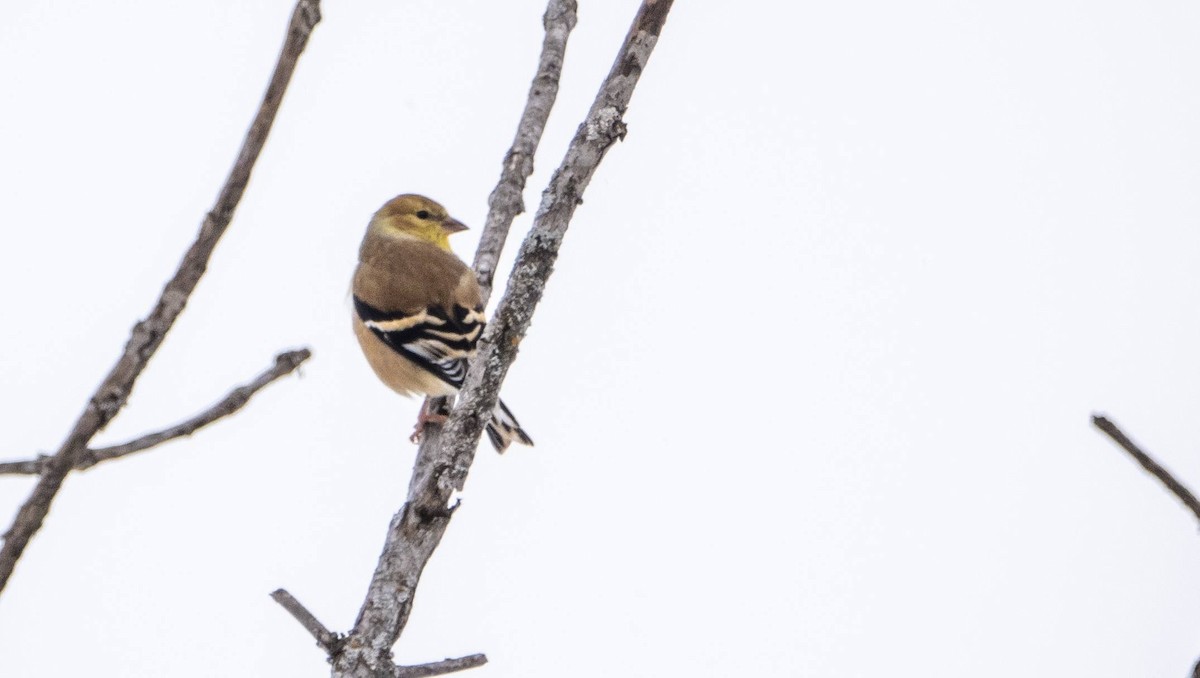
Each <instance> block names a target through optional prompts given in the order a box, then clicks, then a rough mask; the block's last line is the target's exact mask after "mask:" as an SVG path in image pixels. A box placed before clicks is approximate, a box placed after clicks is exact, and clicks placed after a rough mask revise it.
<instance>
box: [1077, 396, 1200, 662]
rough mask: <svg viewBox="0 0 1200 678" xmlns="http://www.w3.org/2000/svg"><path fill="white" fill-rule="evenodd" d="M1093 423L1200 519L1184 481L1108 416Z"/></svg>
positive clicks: (1197, 503) (1198, 505)
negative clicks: (1178, 478)
mask: <svg viewBox="0 0 1200 678" xmlns="http://www.w3.org/2000/svg"><path fill="white" fill-rule="evenodd" d="M1092 424H1094V425H1095V426H1096V428H1098V429H1100V430H1101V431H1104V433H1105V434H1107V435H1108V437H1109V438H1112V439H1113V442H1115V443H1116V444H1118V445H1120V446H1121V449H1123V450H1125V451H1126V452H1128V453H1129V456H1131V457H1133V458H1134V459H1135V460H1137V463H1139V464H1141V465H1142V468H1144V469H1146V470H1147V471H1149V472H1150V475H1152V476H1154V477H1155V478H1158V480H1159V482H1161V483H1162V484H1163V485H1165V486H1166V488H1167V489H1168V490H1170V491H1171V494H1174V495H1175V496H1176V497H1178V498H1179V501H1181V502H1183V505H1184V506H1186V507H1188V508H1189V509H1191V511H1192V513H1193V514H1195V516H1196V519H1197V520H1200V501H1197V500H1196V495H1194V494H1192V491H1191V490H1189V489H1188V488H1187V487H1185V486H1184V484H1183V483H1181V482H1179V481H1178V480H1176V479H1175V476H1173V475H1171V472H1170V471H1168V470H1167V469H1165V468H1163V467H1162V465H1161V464H1159V463H1158V462H1157V461H1154V459H1152V458H1151V457H1150V455H1148V454H1146V453H1145V452H1143V451H1142V449H1141V448H1139V447H1138V446H1137V445H1136V444H1134V442H1133V441H1132V440H1130V439H1129V437H1128V436H1126V435H1125V434H1124V433H1123V432H1122V431H1121V429H1119V428H1117V425H1116V424H1114V423H1112V422H1111V421H1109V420H1108V419H1107V418H1106V417H1103V416H1100V415H1098V414H1094V415H1092ZM1198 666H1200V665H1198Z"/></svg>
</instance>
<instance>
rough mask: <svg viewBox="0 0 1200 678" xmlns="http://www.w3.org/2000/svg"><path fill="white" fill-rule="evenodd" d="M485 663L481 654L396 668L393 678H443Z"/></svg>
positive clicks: (485, 659) (485, 658)
mask: <svg viewBox="0 0 1200 678" xmlns="http://www.w3.org/2000/svg"><path fill="white" fill-rule="evenodd" d="M486 663H487V657H485V656H484V655H481V654H469V655H467V656H465V657H458V658H456V659H443V660H442V661H440V662H430V663H428V664H418V665H416V666H397V667H396V672H395V673H394V674H393V675H394V676H395V678H425V677H426V676H444V675H446V674H447V673H454V672H456V671H465V670H467V669H473V668H475V667H477V666H483V665H484V664H486Z"/></svg>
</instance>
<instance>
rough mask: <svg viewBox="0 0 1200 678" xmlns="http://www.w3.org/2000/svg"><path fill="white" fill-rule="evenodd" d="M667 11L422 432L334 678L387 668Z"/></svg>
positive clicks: (622, 56) (583, 134) (574, 152)
mask: <svg viewBox="0 0 1200 678" xmlns="http://www.w3.org/2000/svg"><path fill="white" fill-rule="evenodd" d="M672 2H673V0H643V3H642V5H641V7H640V8H639V10H638V13H637V16H636V18H635V19H634V22H633V25H632V27H631V28H630V31H629V34H628V35H627V36H626V38H625V42H624V44H623V45H622V47H621V49H620V51H619V52H618V54H617V58H616V61H615V63H614V64H613V68H612V70H611V71H610V72H609V74H608V77H607V78H606V79H605V81H604V83H603V84H602V85H601V88H600V92H599V94H598V95H597V97H596V100H595V101H594V102H593V104H592V108H591V110H590V111H589V112H588V115H587V118H586V119H585V120H584V122H583V124H581V125H580V126H579V130H578V131H577V132H576V134H575V137H574V139H572V141H571V144H570V147H569V149H568V150H567V154H566V157H565V158H564V159H563V162H562V164H561V165H560V166H559V168H558V170H557V171H555V173H554V177H553V178H552V179H551V181H550V186H549V187H548V188H547V189H546V191H545V192H544V193H543V196H542V204H541V207H540V208H539V209H538V214H537V216H536V218H535V220H534V225H533V229H532V230H531V231H530V233H529V235H528V236H527V237H526V238H525V242H524V243H523V244H522V246H521V252H520V254H519V255H518V257H517V261H516V263H515V264H514V266H513V273H512V275H511V276H510V277H509V282H508V289H507V291H506V292H505V294H504V298H503V299H502V300H501V301H500V305H499V308H498V309H497V311H496V314H495V317H494V318H493V319H492V322H491V324H490V325H489V326H488V330H487V332H486V334H485V335H484V339H483V341H481V342H480V351H479V355H478V356H477V358H476V359H475V360H474V361H473V362H472V365H471V369H470V370H469V371H468V374H467V379H466V383H465V385H464V388H463V389H462V390H461V392H460V398H459V404H458V406H457V407H455V409H454V411H453V413H452V414H451V417H450V420H449V421H448V422H447V424H446V427H445V428H444V429H443V430H441V431H438V430H437V429H432V428H430V429H427V430H426V438H425V440H424V441H423V442H422V444H421V447H420V450H419V451H418V453H417V461H416V464H415V466H414V469H413V476H412V480H411V481H410V483H409V491H408V501H407V502H406V503H405V505H404V507H403V508H401V510H400V512H398V513H397V514H396V515H395V516H393V517H392V521H391V524H390V525H389V527H388V534H387V539H386V542H385V544H384V548H383V553H382V555H381V556H380V558H379V564H378V566H377V567H376V569H375V574H374V576H373V577H372V579H371V584H370V586H369V588H368V591H367V597H366V600H365V601H364V602H363V607H362V609H361V611H360V612H359V616H358V619H357V621H356V622H355V625H354V629H353V631H351V633H350V636H349V638H348V641H347V644H346V647H345V649H344V650H343V652H342V654H341V655H339V656H338V657H337V658H335V660H334V670H333V675H334V676H335V677H341V676H361V677H363V678H366V677H368V676H371V675H373V673H372V672H373V671H378V670H380V669H381V668H382V667H384V666H386V665H387V664H388V663H390V661H391V647H392V645H394V644H395V642H396V639H397V638H399V636H400V633H401V632H402V631H403V629H404V625H405V624H406V623H407V621H408V616H409V614H410V613H411V611H412V603H413V596H414V594H415V592H416V586H417V582H418V580H419V579H420V576H421V572H422V570H423V569H424V567H425V564H426V563H428V562H429V558H430V556H432V554H433V551H434V549H436V548H437V545H438V543H439V542H440V541H441V538H442V535H443V534H444V532H445V530H446V526H447V525H448V523H449V519H450V511H449V510H448V509H447V505H448V503H449V500H450V497H451V495H452V493H453V492H454V491H455V490H461V489H462V487H463V484H464V483H465V481H466V477H467V472H468V469H469V468H470V466H471V463H472V461H473V460H474V457H475V449H476V447H477V446H478V444H479V437H480V435H481V433H482V431H483V427H484V425H485V424H486V423H487V421H488V419H489V418H490V415H491V411H492V409H493V408H494V407H495V404H496V399H497V394H498V393H499V390H500V384H501V382H502V381H503V380H504V376H505V374H506V373H507V371H508V366H509V365H510V364H511V363H512V361H513V359H514V358H515V357H516V353H517V347H518V345H519V344H520V341H521V339H522V337H524V335H525V332H526V330H527V329H528V327H529V322H530V319H531V317H532V315H533V310H534V308H535V307H536V305H537V302H538V301H539V300H540V299H541V296H542V290H543V288H544V287H545V284H546V280H547V279H548V278H549V276H550V272H551V269H552V267H553V264H554V260H555V258H556V257H557V254H558V248H559V245H560V244H561V242H562V238H563V234H564V233H565V232H566V230H567V225H568V223H569V222H570V219H571V216H572V215H573V214H574V211H575V207H576V206H577V205H578V204H580V202H581V200H582V195H583V191H584V189H585V188H586V187H587V185H588V182H589V181H590V180H591V177H592V174H593V173H594V172H595V170H596V167H597V166H598V165H599V163H600V161H601V159H603V157H604V154H605V152H606V151H607V150H608V149H609V147H611V146H612V145H613V144H614V143H615V142H616V141H617V140H618V139H622V138H624V136H625V131H626V128H625V125H624V122H623V121H622V116H623V115H624V113H625V110H626V108H627V107H628V105H629V100H630V98H631V96H632V94H633V89H634V87H635V86H636V85H637V82H638V79H639V77H640V76H641V74H642V71H643V69H644V68H645V66H646V63H647V60H648V59H649V57H650V53H651V52H652V51H653V49H654V46H655V44H656V43H657V42H658V37H659V34H660V32H661V30H662V27H663V23H664V22H665V20H666V17H667V13H668V12H669V11H670V9H671V4H672ZM535 89H536V88H535Z"/></svg>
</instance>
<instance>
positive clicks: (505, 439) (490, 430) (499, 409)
mask: <svg viewBox="0 0 1200 678" xmlns="http://www.w3.org/2000/svg"><path fill="white" fill-rule="evenodd" d="M487 434H488V438H491V439H492V446H493V447H495V448H496V451H497V452H499V453H500V454H504V451H505V450H507V449H508V446H509V445H512V444H513V443H514V442H518V443H521V444H522V445H533V438H530V437H529V434H528V433H526V432H525V429H523V428H521V424H520V422H518V421H517V418H516V417H514V416H513V413H512V412H511V411H509V409H508V406H507V405H505V404H504V401H503V400H498V401H496V409H494V410H492V420H491V421H489V422H488V425H487Z"/></svg>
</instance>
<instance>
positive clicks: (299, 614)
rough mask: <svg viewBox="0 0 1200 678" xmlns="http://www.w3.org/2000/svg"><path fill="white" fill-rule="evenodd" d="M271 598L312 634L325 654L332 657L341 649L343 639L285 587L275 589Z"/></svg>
mask: <svg viewBox="0 0 1200 678" xmlns="http://www.w3.org/2000/svg"><path fill="white" fill-rule="evenodd" d="M271 599H272V600H274V601H275V602H277V603H279V604H280V605H282V606H283V609H285V610H287V611H288V613H289V614H291V615H292V617H293V618H295V620H296V621H298V622H300V625H301V626H303V627H304V628H305V630H307V631H308V632H309V633H311V634H312V637H313V638H314V639H316V641H317V645H318V646H319V647H320V648H321V649H322V650H325V654H327V655H329V656H331V657H332V656H333V655H336V654H337V653H338V652H340V651H341V649H342V643H343V639H342V638H341V637H340V636H338V635H337V634H336V633H334V632H332V631H330V630H329V629H327V628H325V625H324V624H322V623H321V622H320V620H318V619H317V618H316V616H315V615H313V613H312V612H309V611H308V608H306V607H304V605H302V604H301V603H300V601H298V600H296V598H295V597H294V596H293V595H292V594H290V593H288V592H287V590H286V589H275V591H273V592H272V593H271Z"/></svg>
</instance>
